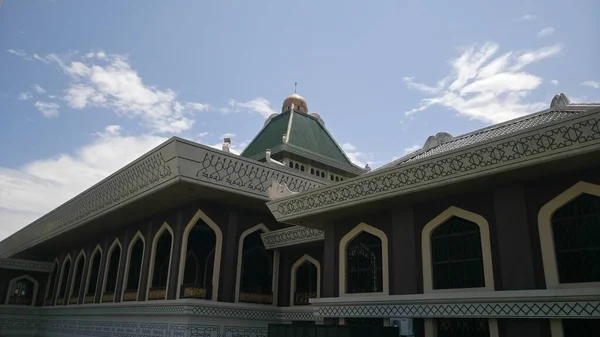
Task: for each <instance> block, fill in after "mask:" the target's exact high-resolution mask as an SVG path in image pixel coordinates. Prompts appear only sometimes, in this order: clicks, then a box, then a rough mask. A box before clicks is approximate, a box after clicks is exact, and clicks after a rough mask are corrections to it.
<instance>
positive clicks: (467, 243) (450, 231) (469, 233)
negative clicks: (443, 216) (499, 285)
mask: <svg viewBox="0 0 600 337" xmlns="http://www.w3.org/2000/svg"><path fill="white" fill-rule="evenodd" d="M431 257H432V261H431V262H432V269H433V289H459V288H479V287H483V286H485V278H484V273H483V257H482V253H481V235H480V232H479V226H477V224H475V223H474V222H471V221H468V220H465V219H462V218H459V217H456V216H454V217H451V218H450V219H448V220H446V222H445V223H443V224H442V225H440V226H439V227H438V228H436V229H435V230H434V231H433V232H432V233H431Z"/></svg>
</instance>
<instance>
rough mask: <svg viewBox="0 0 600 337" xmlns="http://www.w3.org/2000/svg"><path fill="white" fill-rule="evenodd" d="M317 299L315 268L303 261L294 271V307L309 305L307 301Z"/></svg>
mask: <svg viewBox="0 0 600 337" xmlns="http://www.w3.org/2000/svg"><path fill="white" fill-rule="evenodd" d="M316 297H317V267H315V265H314V264H312V263H310V262H308V261H304V263H302V264H301V265H300V266H299V267H298V269H296V292H295V293H294V304H295V305H306V304H310V303H309V299H311V298H316Z"/></svg>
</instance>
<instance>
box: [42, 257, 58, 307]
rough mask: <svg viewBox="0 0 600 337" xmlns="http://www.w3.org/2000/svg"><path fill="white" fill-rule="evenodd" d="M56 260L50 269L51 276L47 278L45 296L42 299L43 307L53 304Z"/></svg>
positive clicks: (56, 269) (56, 276)
mask: <svg viewBox="0 0 600 337" xmlns="http://www.w3.org/2000/svg"><path fill="white" fill-rule="evenodd" d="M57 279H58V260H54V266H53V267H52V274H50V276H49V277H48V286H47V287H46V296H45V297H44V305H52V304H54V294H55V291H54V287H55V286H56V282H57V281H58V280H57Z"/></svg>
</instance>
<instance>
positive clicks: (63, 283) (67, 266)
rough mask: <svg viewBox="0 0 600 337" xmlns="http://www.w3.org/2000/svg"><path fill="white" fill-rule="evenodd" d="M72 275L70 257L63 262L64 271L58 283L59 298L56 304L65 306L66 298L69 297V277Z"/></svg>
mask: <svg viewBox="0 0 600 337" xmlns="http://www.w3.org/2000/svg"><path fill="white" fill-rule="evenodd" d="M70 275H71V257H70V256H68V257H67V258H66V259H65V261H64V262H63V266H62V270H61V272H60V278H59V281H58V298H57V299H56V304H58V305H63V304H65V297H66V296H67V283H68V280H69V276H70Z"/></svg>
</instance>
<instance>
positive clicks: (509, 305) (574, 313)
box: [315, 301, 600, 318]
mask: <svg viewBox="0 0 600 337" xmlns="http://www.w3.org/2000/svg"><path fill="white" fill-rule="evenodd" d="M315 315H317V316H320V317H424V318H440V317H488V318H600V302H599V301H568V302H506V303H460V304H406V305H394V304H388V305H347V306H324V307H319V308H318V309H317V310H316V311H315Z"/></svg>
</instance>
